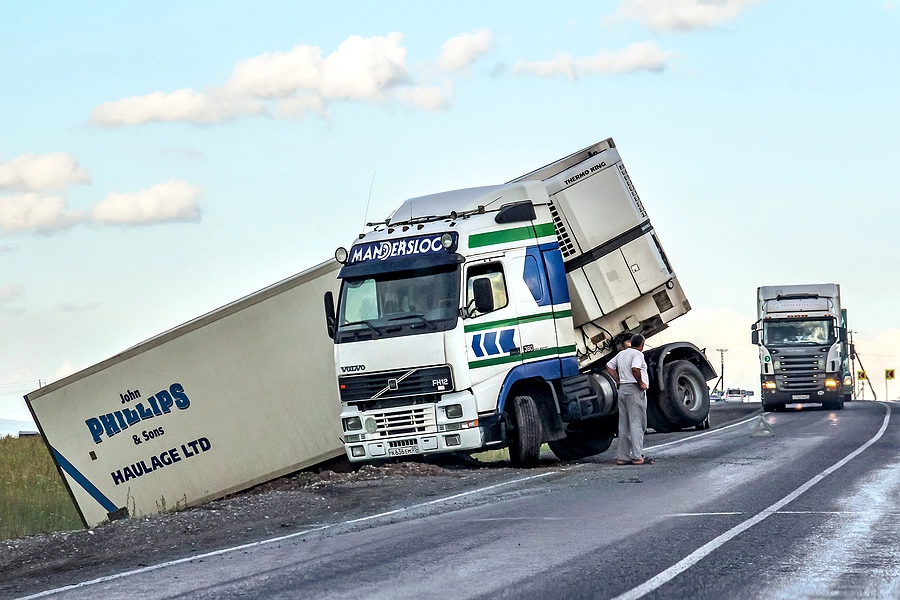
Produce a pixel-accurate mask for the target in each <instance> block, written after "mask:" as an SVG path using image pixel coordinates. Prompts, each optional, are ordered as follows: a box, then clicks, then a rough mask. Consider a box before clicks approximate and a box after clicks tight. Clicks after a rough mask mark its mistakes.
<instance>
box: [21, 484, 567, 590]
mask: <svg viewBox="0 0 900 600" xmlns="http://www.w3.org/2000/svg"><path fill="white" fill-rule="evenodd" d="M567 470H568V468H565V469H558V470H556V471H547V472H545V473H538V474H536V475H529V476H528V477H520V478H519V479H513V480H511V481H504V482H502V483H495V484H494V485H489V486H486V487H483V488H478V489H475V490H470V491H468V492H462V493H459V494H454V495H453V496H447V497H446V498H439V499H437V500H429V501H428V502H421V503H419V504H414V505H412V506H408V507H405V508H398V509H396V510H389V511H387V512H383V513H379V514H377V515H370V516H368V517H362V518H359V519H350V520H349V521H343V522H341V523H332V524H331V525H323V526H321V527H314V528H312V529H306V530H304V531H298V532H296V533H289V534H288V535H281V536H278V537H275V538H269V539H266V540H260V541H258V542H251V543H249V544H241V545H240V546H233V547H231V548H223V549H221V550H215V551H213V552H207V553H205V554H197V555H195V556H188V557H185V558H179V559H177V560H170V561H167V562H164V563H159V564H156V565H150V566H149V567H141V568H140V569H133V570H131V571H124V572H122V573H116V574H115V575H107V576H105V577H98V578H96V579H91V580H90V581H82V582H81V583H75V584H72V585H66V586H63V587H59V588H54V589H52V590H46V591H43V592H39V593H37V594H32V595H30V596H23V597H21V598H19V599H18V600H31V599H32V598H44V597H46V596H51V595H53V594H58V593H60V592H66V591H69V590H74V589H77V588H82V587H87V586H89V585H97V584H98V583H106V582H107V581H113V580H115V579H121V578H123V577H131V576H132V575H140V574H141V573H147V572H148V571H156V570H157V569H164V568H166V567H172V566H175V565H180V564H184V563H188V562H192V561H195V560H201V559H204V558H210V557H213V556H220V555H222V554H229V553H231V552H237V551H239V550H246V549H247V548H255V547H257V546H264V545H267V544H273V543H276V542H283V541H285V540H289V539H291V538H296V537H299V536H301V535H306V534H308V533H315V532H317V531H324V530H325V529H332V528H335V527H340V526H341V525H350V524H353V523H361V522H363V521H369V520H372V519H378V518H380V517H387V516H390V515H395V514H398V513H402V512H405V511H410V510H415V509H417V508H422V507H425V506H431V505H433V504H440V503H442V502H449V501H451V500H456V499H459V498H463V497H465V496H471V495H473V494H479V493H481V492H486V491H488V490H493V489H496V488H499V487H503V486H507V485H513V484H516V483H522V482H524V481H530V480H532V479H539V478H541V477H547V476H548V475H553V474H554V473H559V472H561V471H567Z"/></svg>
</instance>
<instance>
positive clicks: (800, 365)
mask: <svg viewBox="0 0 900 600" xmlns="http://www.w3.org/2000/svg"><path fill="white" fill-rule="evenodd" d="M774 358H775V359H776V360H778V361H779V362H780V364H781V366H780V368H778V369H775V381H776V382H777V384H778V389H779V390H781V391H783V392H815V391H818V390H821V389H824V387H825V369H824V368H820V367H819V359H820V358H822V355H821V353H820V352H817V351H816V350H810V351H809V352H804V353H797V354H779V353H777V352H776V354H775V356H774Z"/></svg>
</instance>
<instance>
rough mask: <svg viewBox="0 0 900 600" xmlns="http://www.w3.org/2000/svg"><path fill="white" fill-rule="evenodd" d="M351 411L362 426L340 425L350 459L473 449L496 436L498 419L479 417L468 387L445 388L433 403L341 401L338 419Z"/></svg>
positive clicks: (353, 460)
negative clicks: (364, 405)
mask: <svg viewBox="0 0 900 600" xmlns="http://www.w3.org/2000/svg"><path fill="white" fill-rule="evenodd" d="M448 409H450V411H451V412H450V416H448ZM457 411H461V415H460V414H459V412H457ZM353 417H358V418H359V422H358V423H359V424H362V425H363V426H364V428H363V429H354V430H345V431H344V451H345V452H346V453H347V458H349V459H350V460H351V461H352V462H365V461H372V460H384V459H388V458H401V457H404V456H415V455H423V454H437V453H440V452H458V451H463V450H465V451H468V450H477V449H479V448H482V447H484V445H485V443H486V442H490V441H491V440H492V439H493V437H495V431H494V430H495V429H496V425H497V423H496V421H497V419H490V418H489V419H487V420H485V419H479V416H478V410H477V407H476V404H475V396H474V395H473V394H472V392H471V391H470V390H464V391H461V392H453V393H449V394H444V395H443V396H441V398H440V400H439V401H438V402H437V403H435V404H431V403H425V404H412V405H408V406H398V407H391V408H383V409H374V410H368V411H360V410H358V409H357V408H356V407H355V406H347V407H345V409H344V412H342V413H341V419H342V421H343V422H346V419H348V418H353ZM357 426H358V425H357ZM345 429H346V428H345Z"/></svg>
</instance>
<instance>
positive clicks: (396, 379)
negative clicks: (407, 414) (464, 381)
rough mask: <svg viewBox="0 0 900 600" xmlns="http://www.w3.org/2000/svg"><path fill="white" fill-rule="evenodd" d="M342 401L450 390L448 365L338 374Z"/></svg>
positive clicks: (435, 395) (451, 380) (434, 393)
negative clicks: (362, 373)
mask: <svg viewBox="0 0 900 600" xmlns="http://www.w3.org/2000/svg"><path fill="white" fill-rule="evenodd" d="M338 387H339V389H340V393H341V401H342V402H368V401H370V400H386V399H388V398H407V397H410V396H432V395H433V396H434V400H433V401H437V394H445V393H447V392H452V391H453V376H452V372H451V371H450V366H449V365H442V366H438V367H418V368H414V369H398V370H396V371H382V372H381V373H372V374H370V375H353V376H350V377H339V378H338Z"/></svg>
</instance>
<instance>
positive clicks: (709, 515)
mask: <svg viewBox="0 0 900 600" xmlns="http://www.w3.org/2000/svg"><path fill="white" fill-rule="evenodd" d="M742 514H744V513H742V512H740V511H739V512H708V513H674V514H671V515H669V516H670V517H718V516H721V515H742Z"/></svg>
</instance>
